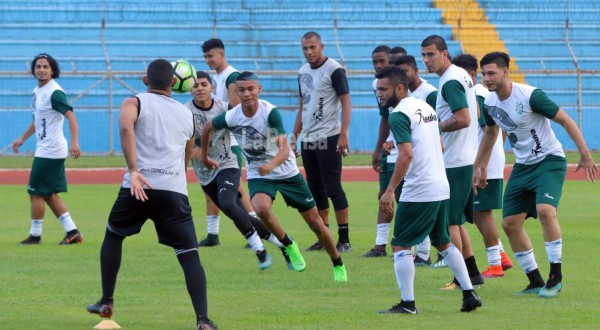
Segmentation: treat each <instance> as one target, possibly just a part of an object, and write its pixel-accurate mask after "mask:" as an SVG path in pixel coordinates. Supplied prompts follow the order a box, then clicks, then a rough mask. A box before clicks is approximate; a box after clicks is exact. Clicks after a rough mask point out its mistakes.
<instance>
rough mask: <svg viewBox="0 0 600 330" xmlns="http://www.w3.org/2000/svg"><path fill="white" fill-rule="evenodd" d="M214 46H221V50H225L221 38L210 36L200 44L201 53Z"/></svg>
mask: <svg viewBox="0 0 600 330" xmlns="http://www.w3.org/2000/svg"><path fill="white" fill-rule="evenodd" d="M215 48H221V49H222V50H225V45H224V44H223V40H221V39H219V38H212V39H208V40H206V41H205V42H204V43H203V44H202V52H203V53H208V52H209V51H210V50H211V49H215Z"/></svg>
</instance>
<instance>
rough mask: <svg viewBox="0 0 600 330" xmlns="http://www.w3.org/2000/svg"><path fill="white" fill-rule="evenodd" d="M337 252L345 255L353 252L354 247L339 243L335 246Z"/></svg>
mask: <svg viewBox="0 0 600 330" xmlns="http://www.w3.org/2000/svg"><path fill="white" fill-rule="evenodd" d="M335 248H336V250H338V252H340V253H344V252H350V251H352V245H350V243H340V242H338V243H337V244H336V245H335Z"/></svg>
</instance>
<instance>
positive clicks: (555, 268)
mask: <svg viewBox="0 0 600 330" xmlns="http://www.w3.org/2000/svg"><path fill="white" fill-rule="evenodd" d="M561 265H562V264H561V263H556V264H553V263H550V275H549V276H548V282H546V287H548V288H551V287H553V286H555V285H557V284H558V283H559V282H561V281H562V272H561Z"/></svg>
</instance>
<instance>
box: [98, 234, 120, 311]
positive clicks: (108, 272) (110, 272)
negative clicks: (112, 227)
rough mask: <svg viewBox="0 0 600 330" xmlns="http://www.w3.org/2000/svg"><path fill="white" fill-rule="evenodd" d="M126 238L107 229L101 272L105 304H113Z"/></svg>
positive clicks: (101, 259) (103, 301) (101, 252)
mask: <svg viewBox="0 0 600 330" xmlns="http://www.w3.org/2000/svg"><path fill="white" fill-rule="evenodd" d="M124 239H125V237H123V236H119V235H117V234H114V233H113V232H111V231H109V230H108V229H106V233H105V234H104V241H103V242H102V248H101V249H100V272H101V274H102V299H100V301H101V302H102V303H103V304H108V303H112V301H113V294H114V292H115V285H116V284H117V274H118V273H119V268H120V267H121V253H122V251H123V240H124Z"/></svg>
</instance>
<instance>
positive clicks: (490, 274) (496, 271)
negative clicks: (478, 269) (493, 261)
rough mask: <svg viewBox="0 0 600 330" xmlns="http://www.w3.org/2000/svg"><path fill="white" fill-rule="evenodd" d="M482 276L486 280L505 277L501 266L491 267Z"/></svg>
mask: <svg viewBox="0 0 600 330" xmlns="http://www.w3.org/2000/svg"><path fill="white" fill-rule="evenodd" d="M481 276H483V277H485V278H498V277H504V271H503V270H502V266H501V265H495V266H489V267H488V268H487V269H486V270H484V271H483V272H482V273H481Z"/></svg>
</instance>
